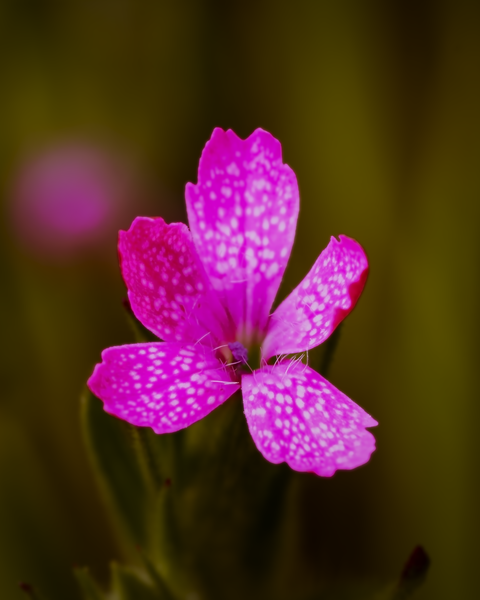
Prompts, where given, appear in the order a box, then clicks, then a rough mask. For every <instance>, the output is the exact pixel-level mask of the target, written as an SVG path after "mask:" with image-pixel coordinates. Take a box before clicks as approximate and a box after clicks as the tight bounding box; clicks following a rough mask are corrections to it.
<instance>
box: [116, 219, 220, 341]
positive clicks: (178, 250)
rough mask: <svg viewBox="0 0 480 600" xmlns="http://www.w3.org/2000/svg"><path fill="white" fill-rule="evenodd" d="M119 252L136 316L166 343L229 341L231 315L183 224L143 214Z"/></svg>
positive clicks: (121, 242)
mask: <svg viewBox="0 0 480 600" xmlns="http://www.w3.org/2000/svg"><path fill="white" fill-rule="evenodd" d="M118 250H119V254H120V262H121V269H122V274H123V278H124V280H125V283H126V284H127V288H128V297H129V299H130V303H131V305H132V310H133V312H134V313H135V315H136V317H137V318H138V319H139V320H140V321H141V322H142V323H143V324H144V325H145V327H147V328H148V329H150V331H152V332H153V333H154V334H155V335H158V337H160V338H161V339H163V340H165V341H167V342H170V341H172V342H176V341H182V342H194V343H195V342H197V341H199V340H200V341H201V343H202V344H205V345H207V346H210V347H214V346H217V345H218V344H219V343H221V342H223V341H224V340H225V339H229V337H230V336H229V332H228V325H227V317H226V315H225V311H224V310H223V308H222V306H221V304H220V301H219V300H218V298H217V295H216V292H215V291H214V290H213V289H212V286H211V283H210V281H209V280H208V277H207V276H206V274H205V271H204V268H203V266H202V264H201V262H200V260H199V258H198V256H197V253H196V250H195V247H194V245H193V242H192V237H191V234H190V232H189V230H188V228H187V226H186V225H184V224H183V223H172V224H171V225H167V224H166V223H165V221H164V220H163V219H160V218H157V219H150V218H146V217H138V218H137V219H135V220H134V222H133V223H132V225H131V227H130V229H129V230H128V231H121V232H120V236H119V243H118Z"/></svg>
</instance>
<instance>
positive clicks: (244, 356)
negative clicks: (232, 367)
mask: <svg viewBox="0 0 480 600" xmlns="http://www.w3.org/2000/svg"><path fill="white" fill-rule="evenodd" d="M228 347H229V348H230V352H231V353H232V356H233V360H235V361H241V362H242V363H244V364H245V363H247V362H248V350H247V349H246V348H245V346H244V345H243V344H241V343H240V342H231V343H230V344H228Z"/></svg>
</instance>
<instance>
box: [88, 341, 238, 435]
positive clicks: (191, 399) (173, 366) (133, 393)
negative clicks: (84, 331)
mask: <svg viewBox="0 0 480 600" xmlns="http://www.w3.org/2000/svg"><path fill="white" fill-rule="evenodd" d="M88 386H89V388H90V390H91V391H92V392H93V393H94V394H95V395H96V396H98V397H99V398H101V399H102V400H103V402H104V408H105V411H106V412H108V413H110V414H112V415H115V416H116V417H119V418H120V419H124V420H125V421H128V422H129V423H131V424H132V425H138V426H140V427H151V428H152V429H153V430H154V431H155V432H156V433H171V432H174V431H178V430H179V429H183V428H184V427H188V426H189V425H191V424H192V423H195V422H196V421H199V420H200V419H202V418H203V417H205V416H206V415H208V414H209V413H210V412H211V411H212V410H213V409H215V408H217V406H219V405H220V404H222V403H223V402H225V400H227V399H228V398H229V397H230V396H231V395H232V394H233V393H234V392H236V391H237V390H238V389H239V388H240V385H239V383H238V382H236V381H233V380H232V378H231V377H230V375H229V373H228V372H227V371H226V369H225V366H224V365H222V363H220V361H219V360H217V358H215V355H214V353H213V352H212V351H211V350H209V349H208V348H206V347H205V346H202V345H201V344H197V345H184V344H176V343H161V342H157V343H151V344H131V345H126V346H114V347H112V348H107V349H106V350H104V351H103V353H102V362H101V363H99V364H98V365H96V367H95V370H94V372H93V374H92V376H91V377H90V379H89V380H88Z"/></svg>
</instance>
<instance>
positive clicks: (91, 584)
mask: <svg viewBox="0 0 480 600" xmlns="http://www.w3.org/2000/svg"><path fill="white" fill-rule="evenodd" d="M73 573H74V575H75V578H76V580H77V582H78V585H79V586H80V589H81V591H82V595H83V598H84V600H106V599H105V595H104V594H103V592H101V590H100V588H99V587H98V585H97V583H96V582H95V580H94V579H93V577H92V576H91V575H90V571H89V570H88V569H87V568H86V567H76V568H74V569H73Z"/></svg>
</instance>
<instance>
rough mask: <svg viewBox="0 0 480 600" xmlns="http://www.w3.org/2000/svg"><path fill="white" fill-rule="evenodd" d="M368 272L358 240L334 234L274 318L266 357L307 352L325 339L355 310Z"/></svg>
mask: <svg viewBox="0 0 480 600" xmlns="http://www.w3.org/2000/svg"><path fill="white" fill-rule="evenodd" d="M367 275H368V260H367V256H366V254H365V252H364V250H363V248H362V247H361V246H360V244H359V243H358V242H356V241H355V240H353V239H351V238H349V237H347V236H345V235H341V236H340V240H336V239H335V238H334V237H332V239H331V241H330V243H329V244H328V246H327V247H326V248H325V250H324V251H323V252H322V253H321V254H320V256H319V257H318V259H317V260H316V262H315V264H314V265H313V267H312V269H311V270H310V272H309V273H308V275H307V276H306V277H305V279H304V280H303V281H302V282H301V283H300V285H298V286H297V287H296V288H295V289H294V290H293V292H292V293H291V294H290V295H289V296H288V297H287V298H286V299H285V300H284V301H283V302H282V303H281V304H280V306H279V307H278V308H277V309H276V311H275V312H274V313H273V315H272V316H271V318H270V322H269V324H268V331H267V335H266V338H265V340H264V343H263V346H262V351H263V355H264V358H265V359H268V358H270V357H271V356H275V355H280V354H293V353H295V352H305V351H306V350H309V349H310V348H314V347H315V346H318V345H319V344H321V343H322V342H324V341H325V340H326V339H327V338H328V337H329V336H330V335H331V334H332V332H333V331H334V329H335V328H336V327H337V325H338V324H339V323H340V322H341V321H342V320H343V319H344V318H345V317H346V316H347V315H348V314H349V313H350V312H351V311H352V310H353V308H354V307H355V304H356V303H357V300H358V298H359V297H360V294H361V293H362V290H363V288H364V286H365V282H366V280H367Z"/></svg>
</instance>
